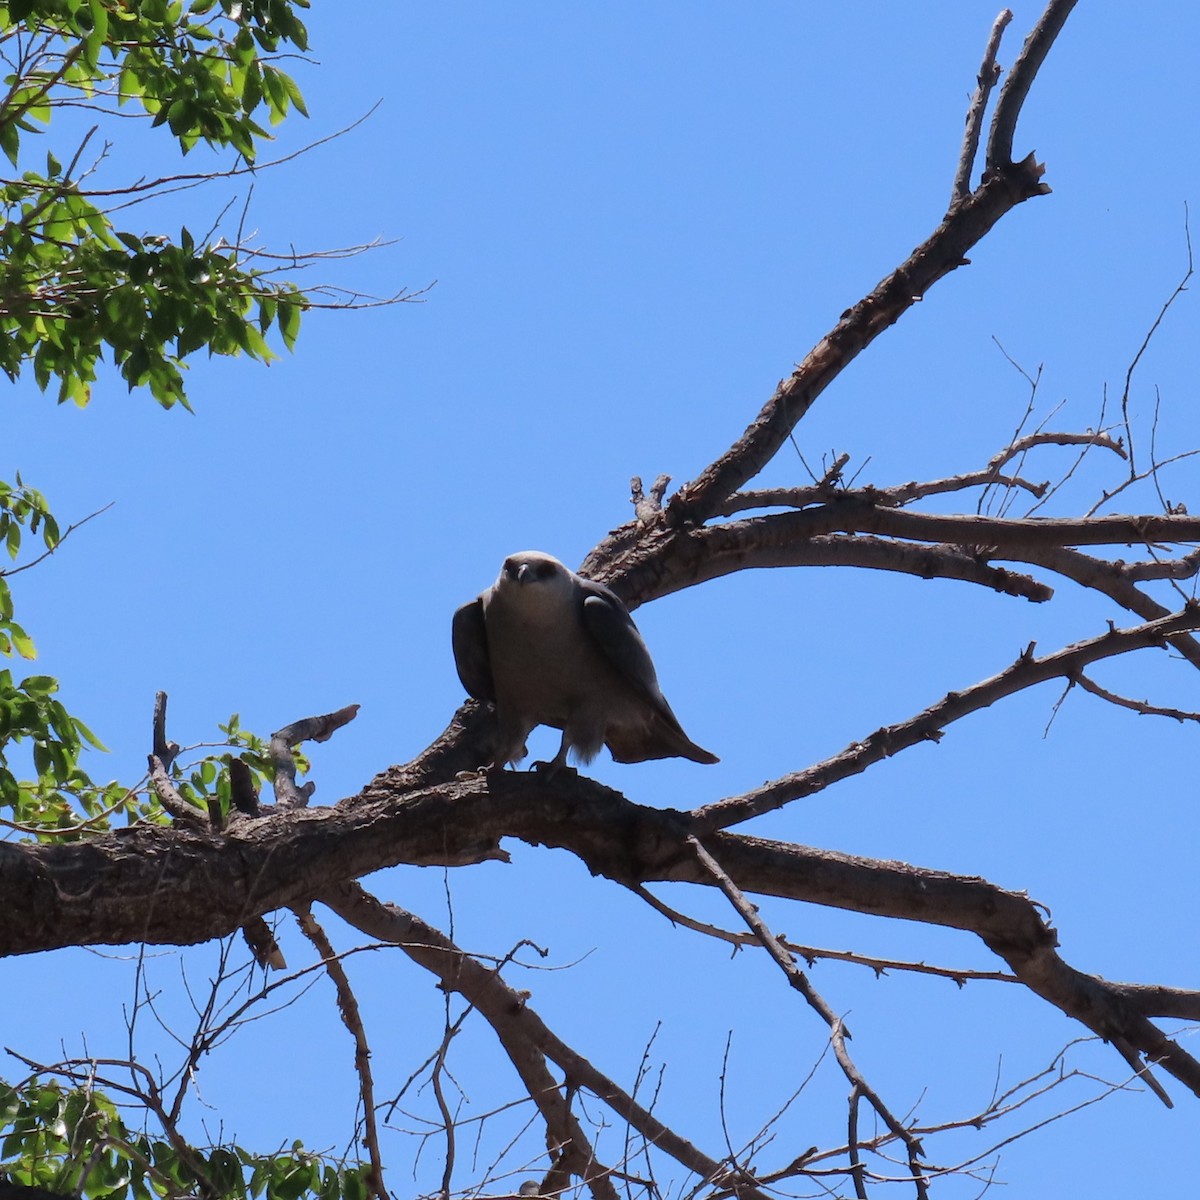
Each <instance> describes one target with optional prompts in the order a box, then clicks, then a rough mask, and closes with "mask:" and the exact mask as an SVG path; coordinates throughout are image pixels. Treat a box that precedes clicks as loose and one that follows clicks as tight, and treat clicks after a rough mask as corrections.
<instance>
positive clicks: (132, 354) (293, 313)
mask: <svg viewBox="0 0 1200 1200" xmlns="http://www.w3.org/2000/svg"><path fill="white" fill-rule="evenodd" d="M303 7H307V0H292V2H290V3H289V2H287V0H258V2H256V3H234V2H233V0H224V2H223V3H221V4H219V5H218V4H217V3H216V2H215V0H193V2H192V3H191V4H189V5H186V6H185V5H184V4H182V3H180V2H179V0H173V2H168V0H137V2H135V0H36V2H32V0H8V2H7V3H0V54H3V57H4V58H5V59H6V60H7V61H8V63H9V65H10V67H11V68H12V69H11V71H10V73H9V74H8V75H7V76H6V78H5V85H6V86H7V89H8V90H7V93H6V94H4V95H3V98H0V150H3V151H4V153H5V154H6V155H7V157H8V159H9V161H10V162H11V163H12V164H13V166H14V168H17V169H18V170H20V169H21V166H22V163H23V159H24V158H26V157H28V156H27V155H26V154H25V153H24V152H25V151H26V150H27V149H28V146H27V142H28V136H27V135H29V134H30V133H33V134H44V133H45V132H47V130H48V129H49V127H50V122H51V117H52V115H53V113H54V111H55V109H56V108H62V107H67V106H70V107H76V108H78V107H82V108H84V109H88V110H93V111H97V112H99V113H101V114H106V115H108V116H112V114H114V113H115V112H117V111H118V110H119V109H120V108H121V107H122V106H125V105H129V104H131V103H132V104H135V105H136V106H138V107H140V109H141V110H142V112H143V113H144V114H145V115H146V116H148V117H149V120H150V124H151V126H166V128H167V129H169V131H170V132H171V134H172V135H173V136H174V137H175V139H176V141H177V142H178V144H179V146H180V148H181V149H182V151H183V152H184V153H185V154H186V153H187V152H188V151H189V150H191V149H192V148H193V147H194V146H196V145H197V143H199V142H204V143H205V144H207V145H209V146H210V147H213V148H214V149H232V150H233V151H235V152H236V154H237V155H238V156H239V157H240V158H241V159H242V160H244V161H245V162H246V163H247V164H250V163H253V162H254V160H255V157H256V154H257V148H258V145H259V143H260V142H261V141H263V140H264V139H268V138H269V137H270V134H269V133H268V132H267V131H266V129H265V128H264V127H263V126H262V125H260V124H259V123H258V121H257V119H256V117H257V114H258V113H259V111H260V110H262V111H265V113H266V115H267V120H268V122H269V123H270V124H277V123H278V122H279V121H281V120H282V119H283V118H284V117H285V116H286V115H287V114H288V112H289V111H290V110H291V109H292V108H295V109H297V110H298V111H300V112H301V113H306V109H305V105H304V98H303V96H302V95H301V92H300V89H299V87H298V86H297V84H296V82H295V80H293V79H292V78H291V76H289V75H288V74H286V73H285V72H284V71H282V70H281V69H280V68H279V67H278V66H277V65H275V64H274V63H273V62H271V61H270V56H271V55H273V54H275V53H276V52H277V51H279V50H280V48H281V47H283V46H285V45H290V46H294V47H296V48H298V49H300V50H303V49H305V48H306V47H307V44H308V35H307V32H306V30H305V28H304V25H303V23H302V22H301V21H300V19H299V18H298V16H297V15H296V9H297V8H303ZM90 137H91V134H88V136H87V137H86V138H85V139H84V141H83V144H81V145H80V146H79V148H78V150H77V151H76V153H75V155H74V157H73V158H72V160H71V161H70V163H69V164H68V165H67V166H66V167H65V168H64V166H63V163H62V161H60V158H59V156H57V155H56V154H55V153H54V152H53V151H51V152H48V153H47V154H46V156H45V165H44V168H43V167H41V165H40V164H39V166H38V169H28V168H26V169H24V170H22V171H21V174H20V175H19V176H18V177H16V178H11V179H7V180H2V181H0V221H2V225H0V370H3V371H4V373H5V374H6V375H7V376H8V377H9V378H10V379H16V378H17V377H18V376H19V375H20V374H21V371H22V369H23V368H24V367H25V366H27V365H31V366H32V370H33V374H34V378H35V380H36V381H37V384H38V386H39V387H40V388H41V389H42V390H43V391H44V390H46V389H47V387H48V386H49V385H50V383H51V381H52V380H57V381H58V400H59V402H60V403H61V402H63V401H66V400H70V401H72V402H74V403H75V404H78V405H83V404H86V403H87V402H88V400H89V399H90V395H91V384H92V383H93V382H94V381H95V379H96V369H97V363H98V362H99V361H100V360H101V359H103V358H105V357H110V358H111V360H112V361H113V363H114V364H115V365H116V366H117V367H118V368H119V369H120V373H121V376H122V378H124V380H125V381H126V383H127V384H128V385H129V387H130V389H132V388H134V387H138V386H145V387H147V388H149V390H150V392H151V394H152V395H153V396H154V398H155V399H156V400H157V401H158V402H159V403H160V404H162V405H163V406H164V407H170V406H171V405H173V404H176V403H184V404H185V405H186V402H187V401H186V393H185V388H184V381H183V375H182V370H183V367H184V360H185V359H186V358H187V357H188V356H189V355H191V354H194V353H196V352H197V351H199V350H202V349H206V350H207V351H208V352H209V354H217V355H229V356H232V355H239V354H246V355H248V356H249V357H251V358H254V359H257V360H259V361H263V362H266V361H269V360H270V359H271V358H272V357H274V355H273V353H272V351H271V350H270V348H269V347H268V345H267V342H266V337H265V335H266V334H267V333H268V331H269V330H270V329H271V327H272V326H273V325H274V326H276V327H277V329H278V331H279V335H280V337H281V339H282V341H283V343H284V345H285V346H286V347H287V348H288V349H291V348H292V346H293V345H294V343H295V340H296V335H297V333H298V330H299V324H300V314H301V312H302V311H303V309H304V308H305V307H306V305H307V301H306V299H305V296H304V294H303V293H302V292H301V291H300V290H299V289H298V288H297V287H295V286H294V285H291V284H287V283H280V282H277V281H275V280H273V279H271V278H270V271H268V270H262V269H256V268H255V267H253V266H250V265H248V263H247V258H248V257H252V255H250V256H248V255H247V252H246V251H245V249H244V248H243V247H240V246H236V245H230V244H228V243H226V242H225V241H224V240H219V241H217V242H216V243H213V244H198V243H197V241H196V239H195V238H194V237H193V236H192V234H191V233H190V232H189V231H188V230H187V229H186V228H185V229H183V230H181V232H180V234H179V236H178V238H177V239H172V238H171V237H169V236H167V235H164V234H160V233H152V234H147V233H146V232H145V231H141V232H138V231H131V230H122V229H119V228H117V227H116V226H115V225H114V223H113V220H112V212H113V211H114V207H116V206H119V205H117V204H116V202H114V201H113V200H111V199H110V197H111V196H112V195H113V193H112V192H111V191H110V192H104V193H96V192H93V193H89V192H88V191H87V190H86V189H85V187H84V184H83V181H84V179H85V178H86V175H87V174H88V173H89V171H90V170H92V169H94V165H93V167H91V168H85V169H83V170H79V169H78V167H79V160H80V158H81V156H82V155H83V152H84V149H85V147H86V145H87V142H88V139H89V138H90ZM103 154H104V152H101V156H100V157H101V159H102V158H103ZM167 185H168V181H167V180H159V181H156V182H152V183H146V182H144V181H143V182H141V183H139V184H136V185H132V186H130V187H128V188H126V189H117V190H116V195H117V196H118V199H119V201H120V202H121V205H124V204H128V203H136V202H140V201H141V200H143V199H147V198H150V197H151V196H153V195H155V194H157V193H158V192H160V191H161V190H163V189H164V188H165V187H166V186H167ZM106 203H107V204H109V205H112V206H113V207H110V208H108V209H106V207H105V204H106ZM202 242H203V239H202Z"/></svg>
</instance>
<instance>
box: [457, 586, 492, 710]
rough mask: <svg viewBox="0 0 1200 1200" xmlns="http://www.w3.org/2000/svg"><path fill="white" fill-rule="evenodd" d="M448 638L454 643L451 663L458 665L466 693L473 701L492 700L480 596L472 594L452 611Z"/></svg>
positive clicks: (490, 674) (490, 670) (488, 657)
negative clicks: (472, 596) (468, 600)
mask: <svg viewBox="0 0 1200 1200" xmlns="http://www.w3.org/2000/svg"><path fill="white" fill-rule="evenodd" d="M450 640H451V644H452V645H453V646H454V665H455V667H457V668H458V677H459V679H460V680H462V685H463V687H465V688H466V689H467V693H468V694H469V695H471V696H474V697H475V699H476V700H492V701H494V700H495V699H496V685H495V684H494V683H493V682H492V662H491V657H490V656H489V654H488V641H487V629H486V627H485V626H484V623H483V597H482V596H476V597H475V599H474V600H472V601H471V602H470V603H469V604H464V605H463V606H462V608H460V609H459V610H458V611H457V612H456V613H455V614H454V622H453V624H452V625H451V627H450Z"/></svg>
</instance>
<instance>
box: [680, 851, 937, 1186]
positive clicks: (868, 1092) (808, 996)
mask: <svg viewBox="0 0 1200 1200" xmlns="http://www.w3.org/2000/svg"><path fill="white" fill-rule="evenodd" d="M687 842H688V846H689V847H690V848H691V850H692V852H693V853H694V854H695V856H696V860H697V862H699V863H700V865H701V867H703V869H704V870H705V871H707V872H708V873H709V874H710V875H712V877H713V878H714V879H715V880H716V881H717V886H718V887H719V888H720V889H721V891H722V892H724V893H725V897H726V899H727V900H728V901H729V902H730V904H732V905H733V907H734V909H735V910H736V912H737V914H738V915H739V916H740V917H741V918H742V920H743V921H745V922H746V925H747V926H748V927H749V929H750V931H751V932H752V933H753V934H754V936H755V937H756V938H757V939H758V940H759V942H760V943H761V944H762V946H763V948H764V949H765V950H766V951H767V953H768V954H769V955H770V956H771V958H772V960H773V961H774V962H775V963H776V965H777V966H778V967H779V969H780V970H781V971H783V973H784V975H785V976H786V977H787V981H788V983H789V984H791V986H792V987H793V988H795V989H796V991H798V992H799V993H800V994H801V995H802V996H803V997H804V999H805V1001H806V1002H807V1004H808V1006H809V1007H810V1008H811V1009H813V1011H814V1012H816V1013H817V1014H818V1015H819V1016H820V1017H821V1019H822V1020H823V1021H824V1022H825V1023H826V1025H828V1026H829V1040H830V1043H831V1044H832V1046H833V1053H834V1055H835V1057H836V1058H837V1061H838V1065H839V1066H840V1067H841V1068H842V1073H843V1074H844V1075H845V1076H846V1078H847V1079H848V1080H849V1081H850V1086H851V1089H852V1093H851V1095H852V1098H851V1109H852V1111H854V1107H855V1101H856V1097H858V1096H862V1097H864V1098H865V1099H866V1100H867V1102H868V1103H869V1104H870V1105H871V1107H872V1108H873V1109H874V1110H875V1112H876V1114H877V1115H878V1116H879V1119H880V1120H881V1121H883V1123H884V1124H885V1125H886V1126H887V1127H888V1129H890V1130H891V1131H892V1133H893V1134H894V1135H895V1136H896V1137H897V1138H899V1139H900V1140H901V1141H902V1142H903V1143H904V1148H905V1150H906V1152H907V1154H908V1165H909V1169H910V1170H911V1172H912V1181H913V1183H914V1184H915V1186H916V1189H917V1196H918V1197H920V1198H921V1200H925V1197H927V1196H928V1195H929V1181H928V1179H927V1178H926V1176H925V1172H924V1170H923V1168H922V1164H921V1157H922V1155H923V1153H924V1151H923V1150H922V1148H921V1141H920V1139H919V1138H917V1137H915V1136H914V1135H913V1134H912V1133H911V1132H910V1131H909V1130H908V1129H906V1128H905V1127H904V1125H903V1124H901V1122H900V1121H899V1120H897V1119H896V1117H895V1116H894V1115H893V1114H892V1112H891V1110H890V1109H889V1108H888V1107H887V1105H886V1104H884V1102H883V1099H882V1098H881V1097H880V1095H879V1093H878V1092H876V1091H875V1089H874V1088H872V1087H871V1085H870V1084H869V1083H867V1081H866V1079H865V1078H864V1077H863V1074H862V1072H861V1071H860V1070H859V1069H858V1066H857V1065H856V1064H855V1062H854V1060H853V1059H852V1058H851V1057H850V1052H849V1050H848V1049H847V1048H846V1039H847V1038H848V1037H849V1036H850V1031H849V1030H848V1029H847V1028H846V1026H845V1023H844V1022H843V1021H842V1019H841V1017H839V1016H838V1015H837V1013H835V1012H834V1011H833V1009H832V1008H830V1007H829V1004H828V1003H827V1002H826V1000H825V998H824V997H823V996H822V995H821V994H820V993H819V992H818V991H817V990H816V988H814V987H813V986H812V984H811V983H809V981H808V977H807V976H806V975H805V974H804V972H803V971H801V970H800V968H799V967H797V966H796V963H795V960H794V959H793V958H792V956H791V955H790V954H789V953H788V952H787V950H785V949H784V947H783V946H782V945H780V943H779V941H778V939H777V938H776V937H775V935H774V934H773V933H772V932H771V931H770V929H769V928H768V927H767V924H766V922H765V921H764V920H763V919H762V918H761V917H760V916H759V914H758V909H757V908H756V907H755V906H754V905H753V904H751V903H750V902H749V901H748V900H747V899H746V897H745V896H743V895H742V893H741V890H740V889H739V888H738V886H737V884H735V883H734V882H733V880H732V879H730V878H729V876H728V875H727V874H726V873H725V872H724V871H723V870H722V869H721V866H720V864H719V863H718V862H717V860H716V859H715V858H714V857H713V856H712V855H711V854H710V853H709V852H708V851H707V850H706V849H705V848H704V846H703V845H701V843H700V842H699V841H698V840H697V839H696V838H694V837H691V836H689V837H688V839H687ZM856 1144H857V1135H856V1134H855V1135H854V1136H853V1137H852V1139H851V1145H852V1146H856ZM855 1178H856V1180H858V1181H859V1182H861V1178H862V1177H861V1173H860V1172H856V1173H855Z"/></svg>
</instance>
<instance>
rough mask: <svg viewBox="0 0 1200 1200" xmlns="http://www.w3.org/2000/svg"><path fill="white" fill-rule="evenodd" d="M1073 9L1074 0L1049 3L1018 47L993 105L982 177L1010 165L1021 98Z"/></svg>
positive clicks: (1023, 102) (1054, 0)
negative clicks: (984, 169) (1014, 58)
mask: <svg viewBox="0 0 1200 1200" xmlns="http://www.w3.org/2000/svg"><path fill="white" fill-rule="evenodd" d="M1074 7H1075V0H1050V3H1049V4H1047V5H1046V9H1045V11H1044V12H1043V13H1042V15H1041V18H1040V19H1039V21H1038V23H1037V24H1036V25H1035V26H1034V27H1033V32H1032V33H1030V35H1029V36H1028V37H1027V38H1026V39H1025V45H1024V46H1022V47H1021V53H1020V55H1019V56H1018V57H1017V61H1016V62H1015V63H1013V66H1012V70H1011V71H1009V73H1008V78H1007V79H1006V80H1005V81H1004V86H1003V87H1002V88H1001V89H1000V99H999V100H998V101H997V102H996V112H995V114H994V115H993V117H992V130H991V133H990V134H989V135H988V147H987V168H986V171H985V173H984V176H985V178H986V175H987V172H988V171H1003V170H1004V169H1005V168H1006V167H1008V166H1010V165H1011V164H1012V144H1013V135H1014V134H1015V133H1016V130H1017V119H1018V117H1020V115H1021V108H1022V106H1023V105H1024V104H1025V97H1026V96H1028V95H1029V89H1030V87H1031V86H1032V85H1033V81H1034V79H1035V78H1036V77H1037V73H1038V71H1039V70H1041V67H1042V63H1044V62H1045V61H1046V55H1047V54H1049V53H1050V47H1051V46H1053V45H1054V39H1055V38H1057V37H1058V35H1059V33H1061V32H1062V27H1063V25H1064V24H1065V23H1066V20H1067V17H1069V16H1070V15H1071V9H1073V8H1074Z"/></svg>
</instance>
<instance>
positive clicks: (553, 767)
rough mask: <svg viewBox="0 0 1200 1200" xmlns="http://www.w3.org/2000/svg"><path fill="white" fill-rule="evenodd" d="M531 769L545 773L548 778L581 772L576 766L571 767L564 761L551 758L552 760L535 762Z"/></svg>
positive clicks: (540, 773) (541, 773)
mask: <svg viewBox="0 0 1200 1200" xmlns="http://www.w3.org/2000/svg"><path fill="white" fill-rule="evenodd" d="M529 769H530V770H531V771H536V772H537V773H538V774H539V775H544V776H545V777H546V778H547V779H553V778H554V776H555V775H558V774H566V775H578V774H579V772H578V771H577V770H575V768H574V767H570V766H568V765H567V764H566V763H564V762H559V761H558V760H557V759H551V760H550V762H535V763H534V764H533V765H532V766H531V767H530V768H529Z"/></svg>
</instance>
